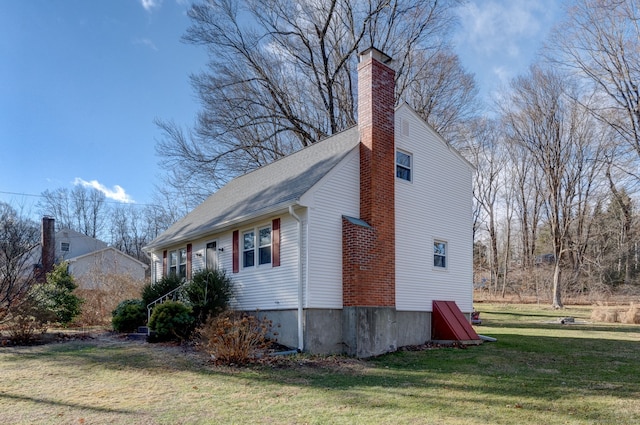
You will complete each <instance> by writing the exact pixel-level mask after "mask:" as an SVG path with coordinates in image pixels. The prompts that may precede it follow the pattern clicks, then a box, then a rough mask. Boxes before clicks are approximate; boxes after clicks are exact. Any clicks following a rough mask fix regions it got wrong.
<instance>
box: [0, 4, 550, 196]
mask: <svg viewBox="0 0 640 425" xmlns="http://www.w3.org/2000/svg"><path fill="white" fill-rule="evenodd" d="M188 3H189V2H188V0H91V1H88V0H0V147H1V150H0V201H4V202H10V203H12V204H14V205H16V204H17V205H25V206H26V207H27V208H30V206H31V205H33V204H34V203H35V202H37V200H38V198H37V196H29V195H39V194H40V193H42V192H43V191H45V190H47V189H49V190H54V189H58V188H68V189H72V188H73V187H74V185H77V184H80V185H85V186H92V187H96V188H98V189H99V190H102V191H103V192H105V194H106V195H107V197H108V198H109V199H110V200H112V201H114V202H116V201H119V202H130V203H136V204H145V203H150V202H152V194H153V192H154V190H155V185H156V184H158V183H159V182H160V178H159V177H160V175H161V174H162V171H161V170H160V168H159V166H158V157H157V156H156V154H155V147H154V146H155V142H156V140H157V139H158V138H159V137H160V136H161V134H160V131H159V129H158V128H157V126H156V125H155V124H154V119H156V118H159V119H163V120H172V121H174V122H175V123H177V124H179V125H182V126H190V125H191V124H192V123H193V121H194V119H195V116H196V113H197V111H198V109H199V106H198V102H197V99H196V98H195V97H194V95H193V91H192V89H191V87H190V85H189V74H191V73H197V72H199V71H200V70H201V69H203V68H204V66H205V63H206V53H205V51H204V49H202V48H198V47H196V46H192V45H187V44H184V43H182V42H181V41H180V37H181V36H182V35H183V34H184V32H185V30H186V28H187V26H188V25H189V21H188V18H187V17H186V10H187V8H188ZM557 3H558V2H557V1H555V0H540V1H535V0H471V1H469V2H468V3H467V4H466V5H464V6H463V7H462V8H460V9H459V17H460V26H459V29H458V31H457V32H456V34H455V37H454V41H455V42H456V46H457V47H456V48H457V52H458V54H459V55H460V56H461V59H462V62H463V65H464V66H465V67H466V68H467V69H468V70H469V71H470V72H472V73H474V74H475V75H476V78H477V81H478V84H479V86H480V90H481V94H482V96H483V97H484V98H488V97H489V96H491V94H492V93H493V92H494V91H495V90H497V89H498V88H499V87H500V85H501V84H503V83H506V82H508V81H509V79H511V78H513V77H515V76H516V75H518V74H519V73H522V72H524V71H526V69H527V68H528V66H529V64H530V63H531V61H532V60H533V59H534V57H535V54H536V52H537V50H538V49H539V47H540V46H541V43H542V41H543V39H544V38H545V37H546V36H547V34H548V32H549V30H550V29H551V27H552V26H553V25H554V24H556V23H557V22H558V20H559V18H560V13H561V10H560V6H559V5H558V4H557ZM31 208H32V207H31Z"/></svg>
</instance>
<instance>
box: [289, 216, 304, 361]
mask: <svg viewBox="0 0 640 425" xmlns="http://www.w3.org/2000/svg"><path fill="white" fill-rule="evenodd" d="M289 214H291V217H293V218H294V219H295V220H296V221H297V222H298V351H300V352H302V351H303V350H304V320H303V316H302V315H303V313H304V311H303V310H304V309H303V302H304V292H303V287H302V285H303V282H302V220H301V219H300V217H299V216H298V215H296V213H295V212H294V211H293V205H289Z"/></svg>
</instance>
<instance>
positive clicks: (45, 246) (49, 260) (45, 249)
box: [40, 217, 56, 278]
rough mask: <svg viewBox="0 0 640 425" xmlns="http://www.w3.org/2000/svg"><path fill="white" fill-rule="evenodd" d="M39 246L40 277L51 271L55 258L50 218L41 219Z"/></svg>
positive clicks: (53, 223) (53, 221) (54, 235)
mask: <svg viewBox="0 0 640 425" xmlns="http://www.w3.org/2000/svg"><path fill="white" fill-rule="evenodd" d="M40 245H41V246H42V277H43V278H44V277H45V276H46V273H49V272H50V271H52V270H53V264H54V262H55V258H56V233H55V220H54V219H53V218H51V217H42V231H41V239H40Z"/></svg>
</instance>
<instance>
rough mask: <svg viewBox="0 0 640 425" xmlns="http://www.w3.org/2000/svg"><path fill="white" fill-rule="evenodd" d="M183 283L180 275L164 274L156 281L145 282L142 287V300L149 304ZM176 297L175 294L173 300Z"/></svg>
mask: <svg viewBox="0 0 640 425" xmlns="http://www.w3.org/2000/svg"><path fill="white" fill-rule="evenodd" d="M183 283H184V280H183V279H182V278H181V277H177V276H175V275H169V276H164V277H163V278H162V279H160V280H159V281H157V282H156V283H147V284H146V285H144V287H143V288H142V302H144V305H145V306H146V305H149V304H151V303H152V302H154V301H155V300H157V299H158V298H160V297H163V296H165V295H167V294H168V293H169V292H171V291H173V290H174V289H176V288H178V287H180V285H182V284H183ZM176 299H177V295H176V297H175V298H174V301H175V300H176Z"/></svg>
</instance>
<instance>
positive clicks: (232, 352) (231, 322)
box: [200, 311, 272, 365]
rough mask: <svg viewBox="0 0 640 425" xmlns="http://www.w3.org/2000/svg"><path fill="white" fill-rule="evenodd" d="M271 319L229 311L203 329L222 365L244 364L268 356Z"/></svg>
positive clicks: (209, 348) (208, 349)
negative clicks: (266, 352) (268, 335)
mask: <svg viewBox="0 0 640 425" xmlns="http://www.w3.org/2000/svg"><path fill="white" fill-rule="evenodd" d="M271 325H272V323H271V321H270V320H267V319H266V318H263V319H262V320H260V319H258V318H257V317H255V316H250V315H248V314H246V313H238V312H232V311H230V312H226V313H223V314H220V315H218V316H216V317H213V318H210V319H209V320H207V322H206V323H205V325H204V326H202V327H201V328H200V335H201V337H202V338H203V340H204V349H205V351H206V352H207V353H209V354H211V355H212V356H213V358H214V360H215V362H216V363H218V364H227V365H233V364H235V365H243V364H247V363H251V362H255V361H256V360H257V359H259V358H260V357H262V356H263V355H264V352H265V350H266V349H267V348H268V346H269V344H270V341H269V340H268V339H267V334H268V333H269V332H270V331H271Z"/></svg>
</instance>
